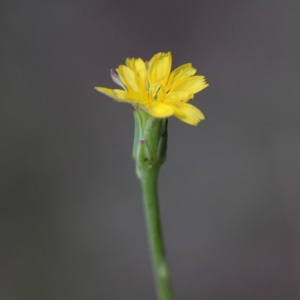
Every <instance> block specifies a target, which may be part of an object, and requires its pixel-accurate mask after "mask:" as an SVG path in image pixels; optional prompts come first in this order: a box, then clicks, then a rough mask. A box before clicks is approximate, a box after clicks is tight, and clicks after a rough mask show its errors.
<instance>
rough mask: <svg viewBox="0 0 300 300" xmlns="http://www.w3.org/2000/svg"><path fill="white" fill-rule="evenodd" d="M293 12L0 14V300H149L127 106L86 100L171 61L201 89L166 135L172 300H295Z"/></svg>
mask: <svg viewBox="0 0 300 300" xmlns="http://www.w3.org/2000/svg"><path fill="white" fill-rule="evenodd" d="M299 11H300V2H299V1H289V0H273V1H270V0H260V1H258V0H255V1H234V0H230V1H217V0H212V1H195V0H185V1H180V0H173V1H164V0H162V1H157V0H153V1H121V0H110V1H105V0H102V1H100V0H99V1H92V0H85V1H83V0H79V1H67V0H60V1H55V0H52V1H37V0H36V1H35V0H28V1H17V0H16V1H5V0H4V1H1V4H0V26H1V41H0V45H1V48H0V54H1V56H0V59H1V61H0V63H1V66H0V72H1V73H0V74H1V80H0V90H1V100H0V101H1V103H0V104H1V109H0V115H1V117H0V131H1V138H0V154H1V156H0V173H1V174H0V176H1V178H0V185H1V191H0V197H1V200H0V266H1V267H0V299H3V300H41V299H42V300H53V299H58V300H66V299H72V300H77V299H78V300H79V299H80V300H81V299H84V300H94V299H95V300H96V299H104V300H106V299H108V300H115V299H116V300H117V299H134V300H135V299H136V300H140V299H143V300H150V299H155V292H154V286H153V282H152V271H151V265H150V259H149V251H148V244H147V239H146V232H145V226H144V216H143V208H142V202H141V195H140V188H139V183H138V181H137V179H136V177H135V173H134V164H133V161H132V159H131V148H132V142H133V117H132V112H131V108H130V106H129V105H124V104H122V105H121V104H118V103H116V102H114V101H112V100H111V99H108V98H106V97H105V96H104V95H101V94H100V93H97V92H96V91H95V90H94V89H93V87H94V86H95V85H100V86H106V87H114V86H115V85H114V83H113V82H112V81H111V78H110V75H109V70H110V69H111V68H115V67H117V66H118V65H119V64H122V63H124V61H125V59H126V58H127V57H142V58H143V59H149V58H151V57H152V55H153V54H154V53H157V52H160V51H172V54H173V66H174V67H177V66H178V65H180V64H183V63H187V62H192V63H193V65H194V66H195V67H196V68H197V70H198V74H202V75H205V76H206V78H207V81H208V82H209V83H210V86H209V88H207V89H206V90H204V91H202V92H201V93H199V94H197V95H196V96H195V99H194V100H193V104H195V105H196V106H198V107H199V108H200V109H201V110H202V111H203V112H204V114H205V116H206V120H205V121H204V122H202V123H200V125H199V126H198V127H192V126H189V125H187V124H184V123H182V122H180V121H178V120H177V119H175V118H171V119H170V120H169V150H168V158H167V162H166V163H165V165H164V166H163V168H162V170H161V174H160V200H161V213H162V218H163V227H164V234H165V240H166V248H167V253H168V259H169V262H170V265H171V269H172V272H173V286H174V294H175V298H176V299H196V300H197V299H206V300H216V299H222V300H240V299H243V300H248V299H249V300H250V299H255V300H266V299H272V300H298V299H300V293H299V289H300V254H299V253H300V209H299V200H300V180H299V179H300V176H299V173H300V172H299V171H300V160H299V153H300V141H299V130H300V121H299V114H300V109H299V108H300V106H299V92H300V85H299V74H300V57H299V53H300V18H299Z"/></svg>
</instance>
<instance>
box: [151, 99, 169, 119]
mask: <svg viewBox="0 0 300 300" xmlns="http://www.w3.org/2000/svg"><path fill="white" fill-rule="evenodd" d="M148 110H149V114H150V115H151V116H153V117H156V118H167V117H170V116H172V115H173V114H174V107H173V106H171V105H167V104H165V103H160V102H153V103H152V104H151V105H150V106H149V107H148Z"/></svg>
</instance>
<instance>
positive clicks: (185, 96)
mask: <svg viewBox="0 0 300 300" xmlns="http://www.w3.org/2000/svg"><path fill="white" fill-rule="evenodd" d="M191 98H193V94H190V93H189V92H186V91H179V92H169V93H167V94H166V96H165V103H173V104H175V103H176V102H186V101H187V100H189V99H191Z"/></svg>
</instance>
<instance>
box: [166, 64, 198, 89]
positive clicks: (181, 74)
mask: <svg viewBox="0 0 300 300" xmlns="http://www.w3.org/2000/svg"><path fill="white" fill-rule="evenodd" d="M195 73H196V69H195V68H193V67H192V64H191V63H188V64H184V65H182V66H180V67H178V68H176V69H175V70H173V71H172V72H171V74H170V77H169V80H168V84H167V88H166V90H169V89H171V88H172V85H174V84H175V85H177V84H178V83H179V81H180V80H183V79H184V78H186V77H190V76H193V75H194V74H195ZM173 89H174V87H173Z"/></svg>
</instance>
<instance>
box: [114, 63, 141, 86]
mask: <svg viewBox="0 0 300 300" xmlns="http://www.w3.org/2000/svg"><path fill="white" fill-rule="evenodd" d="M117 72H118V74H119V76H120V79H121V81H122V82H123V83H124V85H125V86H126V88H127V90H128V91H138V87H137V84H136V77H135V74H134V72H133V71H132V70H131V69H130V68H128V67H126V66H124V65H121V66H119V67H118V69H117Z"/></svg>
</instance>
